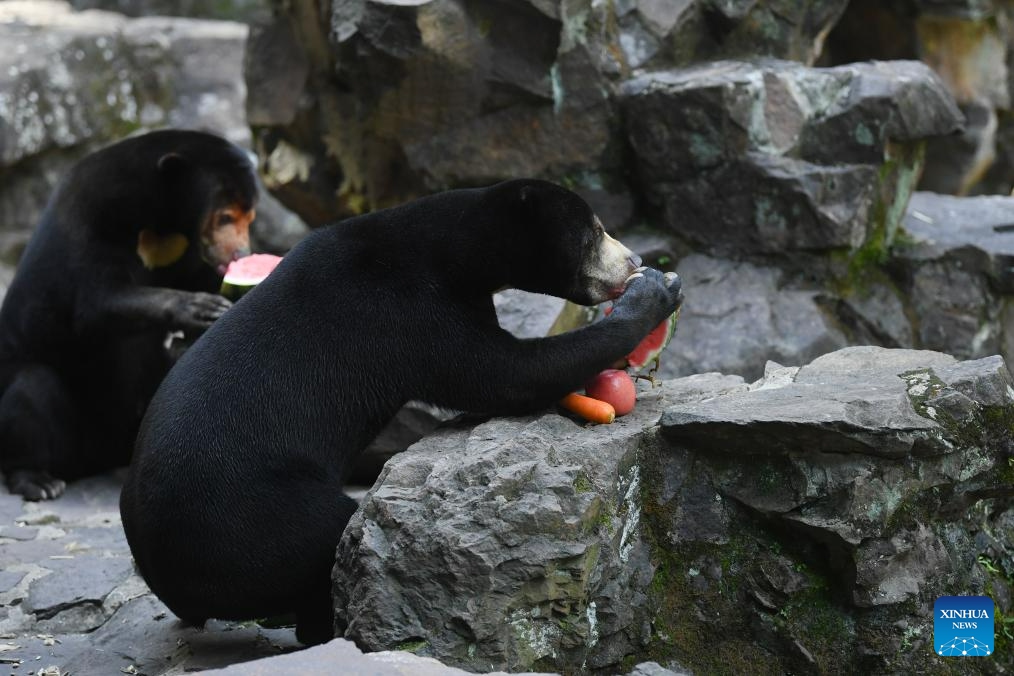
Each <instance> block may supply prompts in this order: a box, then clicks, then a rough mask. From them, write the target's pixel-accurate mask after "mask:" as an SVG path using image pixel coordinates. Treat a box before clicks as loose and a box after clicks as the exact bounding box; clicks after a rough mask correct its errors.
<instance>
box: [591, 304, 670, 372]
mask: <svg viewBox="0 0 1014 676" xmlns="http://www.w3.org/2000/svg"><path fill="white" fill-rule="evenodd" d="M612 311H613V308H612V307H607V308H606V309H605V314H607V315H608V314H609V313H610V312H612ZM679 316H680V308H677V309H676V312H674V313H672V314H671V315H669V318H668V319H666V320H665V321H664V322H662V323H661V324H659V325H658V326H656V327H655V328H654V329H652V331H651V333H649V334H648V335H647V336H645V337H644V339H643V340H642V341H641V342H640V343H638V344H637V347H635V348H634V351H633V352H631V353H630V354H628V355H627V359H626V361H627V363H626V366H628V367H630V368H633V369H635V370H638V371H640V370H642V369H643V368H644V367H645V366H649V365H651V366H657V365H658V356H659V355H660V354H662V350H664V349H665V348H666V346H667V345H668V344H669V341H671V340H672V337H673V335H674V334H675V333H676V321H677V320H678V319H679Z"/></svg>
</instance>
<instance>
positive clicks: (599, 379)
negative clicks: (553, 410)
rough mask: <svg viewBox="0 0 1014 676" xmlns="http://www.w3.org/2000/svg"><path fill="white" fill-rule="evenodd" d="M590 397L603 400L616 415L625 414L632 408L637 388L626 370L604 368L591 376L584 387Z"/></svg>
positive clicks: (635, 399)
mask: <svg viewBox="0 0 1014 676" xmlns="http://www.w3.org/2000/svg"><path fill="white" fill-rule="evenodd" d="M584 392H585V394H587V395H588V396H589V397H591V398H592V399H598V400H600V401H604V402H606V403H607V404H609V405H610V406H612V407H613V409H614V410H615V411H616V415H627V414H628V413H630V412H631V411H633V410H634V403H635V402H636V401H637V389H636V388H635V387H634V381H633V380H631V379H630V376H629V375H627V372H626V371H620V370H618V369H606V370H605V371H602V372H601V373H599V374H598V375H597V376H595V377H594V378H592V379H591V380H590V381H589V382H588V384H587V385H585V388H584Z"/></svg>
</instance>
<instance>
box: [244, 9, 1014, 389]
mask: <svg viewBox="0 0 1014 676" xmlns="http://www.w3.org/2000/svg"><path fill="white" fill-rule="evenodd" d="M276 9H277V11H276V14H275V17H274V19H273V21H272V22H270V23H269V24H267V25H263V26H260V27H258V28H256V29H255V30H254V33H253V37H252V39H251V49H250V51H249V54H248V58H247V71H246V72H247V81H248V83H249V85H250V88H251V95H250V106H251V110H250V116H249V119H250V122H251V124H252V126H253V131H254V136H255V139H256V141H255V144H256V147H257V148H258V153H259V155H260V157H261V158H262V160H263V161H262V167H261V168H262V172H263V174H264V176H265V181H266V182H267V184H268V185H269V187H270V188H271V190H273V191H274V192H275V193H276V194H277V195H278V196H279V197H280V198H281V199H282V200H283V201H284V202H285V203H286V204H288V205H289V206H291V207H292V208H293V209H294V210H296V211H297V212H298V213H300V214H301V215H302V216H303V217H304V218H306V219H307V221H308V222H310V223H314V224H316V223H324V222H327V221H329V220H332V219H334V218H340V217H344V216H348V215H352V214H356V213H360V212H362V211H363V210H367V209H373V208H378V207H383V206H387V205H389V204H393V203H396V202H400V201H402V200H404V199H408V198H410V197H414V196H416V195H419V194H422V193H426V192H430V191H433V190H439V189H444V188H451V187H457V186H467V185H476V184H485V183H489V182H493V181H496V180H500V179H505V178H511V177H517V176H532V175H534V176H541V177H545V178H549V179H551V180H555V181H558V182H560V183H562V184H564V185H567V186H569V187H572V188H573V189H575V190H577V191H578V192H580V193H581V194H582V195H584V196H585V197H586V198H587V199H588V200H589V202H590V203H591V204H592V206H593V207H594V208H595V209H596V211H597V212H598V213H599V214H600V215H601V216H602V217H603V220H604V221H605V222H606V223H607V226H608V227H610V228H611V229H613V230H618V231H620V234H621V236H622V237H623V238H624V239H629V240H631V241H633V242H634V243H635V244H636V245H637V246H638V249H639V252H640V253H642V255H643V256H644V257H645V259H646V260H647V261H648V262H649V263H650V264H653V265H656V266H658V267H662V268H665V269H676V270H678V271H679V272H680V273H681V274H682V275H683V276H684V278H685V286H686V293H687V302H686V305H685V308H684V314H683V317H682V319H681V328H680V331H681V334H680V335H681V338H680V341H679V354H678V356H676V357H674V358H671V359H669V360H668V362H667V365H666V369H665V371H664V374H665V375H666V376H668V377H676V376H681V375H687V374H691V373H697V372H702V371H708V370H719V371H722V372H725V373H738V374H740V375H743V376H744V377H745V378H747V379H754V378H757V377H759V376H760V375H761V368H762V367H761V365H762V364H763V363H764V362H765V360H767V359H774V360H776V361H779V362H781V363H787V364H795V365H799V364H802V363H805V362H806V361H808V360H810V359H812V358H814V357H816V356H818V355H820V354H822V353H824V352H827V351H829V350H833V349H836V348H838V347H843V346H845V345H851V344H876V345H881V346H885V347H912V348H931V349H935V350H941V351H944V352H948V353H952V354H955V355H958V356H961V357H964V358H976V357H985V356H988V355H991V354H994V353H1000V354H1003V355H1005V356H1006V357H1008V358H1014V354H1012V353H1011V352H1010V351H1009V350H1010V349H1011V347H1010V346H1011V344H1012V339H1011V338H1009V336H1011V335H1014V326H1012V325H1011V324H1010V321H1011V317H1010V315H1011V313H1010V312H1008V311H1006V310H1005V309H1004V308H1006V306H1007V305H1008V304H1009V293H1008V292H1007V291H1004V290H1003V289H1002V288H997V287H996V286H995V285H993V284H992V283H991V282H989V281H988V279H986V280H984V279H982V278H980V277H979V276H978V273H976V272H971V273H970V272H969V271H965V270H960V269H955V268H954V267H953V263H952V262H951V261H953V260H954V259H953V257H950V258H945V260H942V261H938V263H937V264H936V265H935V266H926V265H920V266H919V267H920V269H921V270H922V272H921V273H918V274H916V273H915V272H913V268H912V265H910V260H909V258H908V253H907V252H908V249H909V246H908V245H910V244H915V245H918V243H919V241H920V238H921V237H922V235H920V234H919V232H917V228H913V229H912V230H911V231H910V230H909V228H908V225H909V224H911V223H912V218H910V215H911V213H912V212H911V211H909V210H908V203H909V199H910V197H911V195H912V193H913V191H914V190H916V189H917V187H919V186H920V185H921V186H924V187H928V188H931V189H935V190H946V191H949V192H963V191H971V190H973V189H975V190H1002V191H1003V192H1004V193H1007V192H1009V191H1010V188H1011V185H1012V184H1014V174H1012V175H1011V176H1010V177H1009V179H1008V178H1004V172H1005V171H1006V170H1005V169H1004V165H1003V163H1002V162H1001V161H1000V159H1002V156H1003V154H1004V151H1003V142H1002V140H1003V139H1004V138H1005V134H1006V133H1007V132H1006V131H1005V129H1006V127H1004V125H1003V124H1001V121H1002V120H1003V119H1004V117H1005V115H1006V113H1005V112H1004V111H1005V110H1007V109H1008V108H1009V106H1010V104H1009V99H1010V69H1009V68H1008V62H1009V61H1010V60H1011V49H1010V44H1011V40H1010V30H1009V26H1010V22H1009V13H1010V9H1009V5H1008V4H1006V3H1003V2H991V1H989V0H983V1H982V2H948V3H939V2H929V1H926V2H902V1H900V0H899V1H898V2H894V1H892V2H885V3H879V2H868V1H866V0H854V1H853V2H845V1H818V0H811V1H807V2H792V3H787V2H782V1H780V0H760V1H752V2H715V1H714V0H686V1H681V2H655V1H654V0H629V1H627V2H615V3H599V2H592V1H591V0H579V1H577V2H566V3H560V2H555V1H553V0H549V1H546V0H507V1H504V2H496V3H482V2H471V1H469V0H431V1H429V2H421V3H402V2H387V1H383V0H371V1H369V2H366V1H364V0H336V1H334V2H331V3H330V4H325V5H322V6H320V7H318V5H317V3H315V2H312V1H310V0H294V1H292V2H286V3H278V4H276ZM790 17H791V18H790ZM871 58H876V59H879V60H878V61H868V59H871ZM279 92H284V95H279V94H278V93H279ZM980 113H981V114H980ZM977 116H978V117H977ZM980 118H981V119H982V120H984V121H983V122H982V123H981V124H980V123H979V122H977V120H980ZM990 130H992V131H990ZM987 132H989V133H987ZM957 147H967V148H969V149H970V150H969V151H968V153H965V154H962V153H959V152H958V151H957V150H956V149H955V148H957ZM969 153H970V154H969ZM991 158H999V159H996V160H994V159H991ZM966 160H967V161H966ZM966 165H967V166H966ZM948 169H953V170H954V172H955V173H954V176H955V177H956V178H945V177H944V174H945V173H946V171H945V170H948ZM987 176H988V177H990V178H989V180H986V179H985V177H987ZM335 186H338V187H337V190H336V189H335ZM980 204H983V203H979V202H970V203H968V206H967V207H963V208H962V213H965V212H966V211H968V209H975V208H977V205H980ZM1001 204H1004V203H1002V202H996V203H994V205H995V206H996V208H1001V207H1000V206H999V205H1001ZM989 217H990V216H989V215H988V214H977V215H976V216H973V217H972V218H973V220H974V219H983V218H989ZM947 227H953V228H954V229H955V230H958V231H960V227H959V226H958V225H953V226H951V225H948V226H947ZM1002 234H1003V236H1002V237H998V238H993V240H991V243H990V245H989V246H991V247H997V246H998V247H1000V248H1001V249H1002V248H1003V247H1004V246H1006V245H1005V244H1004V243H1003V241H1005V240H1006V237H1007V235H1006V231H1005V232H1004V233H1002ZM988 255H992V254H988ZM931 271H932V274H931ZM913 275H915V276H913ZM942 276H943V277H949V278H953V280H954V281H955V283H953V284H948V285H946V293H945V302H946V303H949V305H947V306H946V307H940V306H936V305H934V304H933V302H932V301H931V300H930V297H929V296H927V295H926V293H927V292H930V293H932V292H931V291H930V289H931V288H932V287H933V286H934V285H935V286H936V287H939V288H940V289H943V287H941V285H940V282H939V280H940V279H941V277H942ZM966 282H967V283H966ZM969 285H971V286H969ZM957 295H961V296H962V298H961V299H958V298H957ZM969 307H973V308H980V309H981V311H979V310H974V311H973V310H969V309H968V308H969ZM973 317H976V318H977V321H978V323H977V324H975V325H974V326H972V325H971V323H970V322H971V318H973ZM953 323H960V324H962V326H963V327H964V328H963V330H962V331H961V332H957V333H950V332H948V331H941V330H939V329H938V328H935V327H940V326H943V325H947V324H953ZM969 331H971V334H969ZM969 335H971V336H972V337H973V338H974V337H976V336H978V338H976V339H975V340H969Z"/></svg>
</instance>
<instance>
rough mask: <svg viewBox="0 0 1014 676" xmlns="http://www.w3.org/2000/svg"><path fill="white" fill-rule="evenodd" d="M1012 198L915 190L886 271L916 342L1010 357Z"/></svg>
mask: <svg viewBox="0 0 1014 676" xmlns="http://www.w3.org/2000/svg"><path fill="white" fill-rule="evenodd" d="M1012 224H1014V198H1011V197H1001V196H982V197H953V196H948V195H937V194H934V193H926V192H917V193H916V194H915V195H913V197H912V201H911V202H910V204H909V208H908V211H907V212H906V215H905V221H904V230H905V233H906V237H905V238H904V241H903V243H902V245H901V246H899V247H896V249H895V252H894V259H893V261H892V264H891V265H892V269H893V270H894V276H895V279H896V281H897V285H898V288H899V290H900V293H901V294H902V295H903V297H905V298H906V300H907V302H908V304H909V307H910V309H911V315H912V316H914V317H918V318H919V319H918V322H917V323H916V324H914V325H913V329H914V331H915V332H916V337H917V340H918V344H919V345H921V346H922V347H925V348H927V349H933V350H940V351H943V352H948V353H950V354H953V355H956V356H958V357H964V358H974V357H983V356H986V355H990V354H997V353H1000V354H1002V355H1004V356H1005V357H1006V358H1007V359H1011V358H1014V303H1012V296H1014V225H1012Z"/></svg>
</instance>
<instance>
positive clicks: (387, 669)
mask: <svg viewBox="0 0 1014 676" xmlns="http://www.w3.org/2000/svg"><path fill="white" fill-rule="evenodd" d="M339 665H340V666H339ZM336 669H339V671H336ZM205 673H206V674H208V676H304V675H305V674H334V673H342V674H371V675H372V676H465V674H467V673H468V672H466V671H462V670H461V669H454V668H452V667H446V666H444V665H443V664H441V663H440V662H438V661H437V660H434V659H431V658H427V657H418V656H416V655H413V654H412V653H410V652H405V651H383V652H375V653H363V652H362V651H360V650H359V649H358V648H357V647H356V645H355V644H354V643H352V642H351V641H346V640H343V639H334V640H333V641H331V642H329V643H325V644H324V645H321V646H314V647H312V648H307V649H306V650H300V651H299V652H296V653H292V654H290V655H282V656H279V657H270V658H266V659H259V660H255V661H252V662H245V663H243V664H236V665H233V666H230V667H226V668H224V669H215V670H212V671H207V672H205ZM489 676H506V674H505V673H504V672H502V671H497V672H489ZM521 676H538V675H537V674H534V673H532V672H525V673H523V674H521ZM545 676H549V675H548V674H547V675H545Z"/></svg>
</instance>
